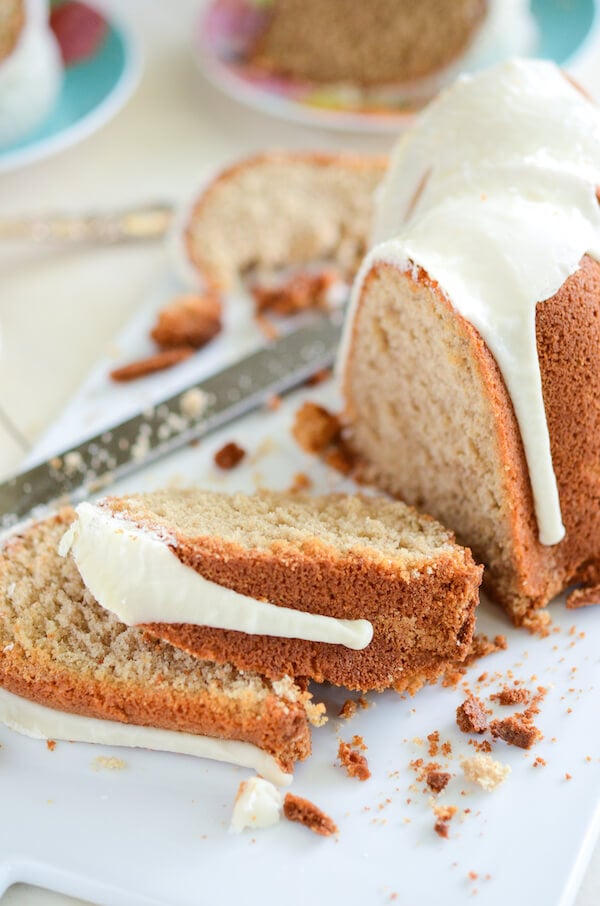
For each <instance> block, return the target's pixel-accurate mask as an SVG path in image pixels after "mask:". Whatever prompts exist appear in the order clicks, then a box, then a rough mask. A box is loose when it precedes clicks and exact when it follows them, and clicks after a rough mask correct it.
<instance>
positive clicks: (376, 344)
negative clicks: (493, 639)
mask: <svg viewBox="0 0 600 906" xmlns="http://www.w3.org/2000/svg"><path fill="white" fill-rule="evenodd" d="M536 326H537V346H538V356H539V361H540V368H541V373H542V383H543V393H544V403H545V409H546V417H547V420H548V427H549V432H550V439H551V447H552V459H553V463H554V469H555V472H556V477H557V482H558V487H559V494H560V502H561V509H562V514H563V521H564V523H565V526H566V530H567V533H566V537H565V539H564V541H562V542H561V543H559V544H557V545H554V546H552V547H547V546H544V545H541V544H540V542H539V538H538V527H537V521H536V518H535V514H534V509H533V500H532V493H531V487H530V483H529V475H528V470H527V466H526V463H525V457H524V453H523V447H522V443H521V438H520V432H519V429H518V425H517V422H516V419H515V415H514V410H513V407H512V403H511V400H510V398H509V395H508V392H507V390H506V387H505V384H504V381H503V379H502V376H501V374H500V372H499V369H498V367H497V365H496V363H495V360H494V359H493V357H492V355H491V353H490V352H489V350H488V348H487V346H486V345H485V344H484V342H483V341H482V339H481V337H480V336H479V334H478V333H477V331H476V330H475V329H474V328H473V327H472V326H471V325H470V324H469V323H468V322H467V321H466V320H465V319H464V318H463V317H461V316H460V315H459V314H458V312H457V311H455V309H454V308H453V306H452V304H451V302H450V301H449V300H448V299H447V298H446V297H445V295H444V294H443V292H442V291H441V290H440V288H439V287H438V286H437V284H436V283H435V282H434V281H432V280H431V279H429V278H428V276H427V275H426V274H425V273H424V272H423V271H422V270H420V269H419V268H412V267H411V266H407V267H406V268H402V267H401V266H399V265H395V264H392V263H386V262H384V261H377V262H375V263H374V264H373V266H372V268H371V270H370V271H369V273H368V274H367V276H366V279H365V280H364V283H363V285H362V292H361V296H360V298H359V300H358V306H357V309H356V311H355V318H354V321H353V322H352V334H351V336H350V337H349V341H350V342H349V346H348V356H347V359H346V362H345V372H344V393H345V398H346V404H347V411H346V421H347V423H348V425H349V429H350V433H351V443H352V446H353V447H354V449H355V451H356V453H357V454H358V455H359V456H361V457H362V458H363V459H364V460H366V462H367V463H369V477H370V478H371V479H372V480H373V482H374V483H376V484H377V485H378V486H379V487H381V488H384V489H385V490H386V491H388V492H389V493H391V494H393V495H397V496H399V497H402V499H403V500H406V501H408V502H409V503H410V504H413V505H414V506H417V507H419V508H423V509H425V510H426V511H427V512H429V513H431V514H432V515H433V516H435V517H436V518H438V519H440V520H441V521H442V522H444V524H446V525H449V526H451V527H452V529H453V530H454V531H456V534H457V537H458V540H459V541H460V542H461V543H463V544H468V545H469V546H470V547H471V548H472V550H473V552H474V555H475V557H476V558H477V559H478V560H481V561H482V562H483V563H485V565H486V570H485V574H484V584H485V586H486V588H487V589H488V590H489V592H490V593H491V595H492V596H493V597H495V598H496V599H497V600H498V601H500V602H501V603H502V604H503V605H504V606H505V607H506V609H507V610H508V611H509V613H510V615H511V616H512V618H513V620H514V621H515V622H516V623H517V624H527V623H528V621H529V620H530V619H531V615H532V613H533V612H534V611H535V610H536V609H537V608H540V607H542V606H544V605H545V604H547V603H548V601H549V600H550V599H551V598H552V597H553V596H554V595H556V594H557V593H558V592H560V591H561V590H562V589H564V588H565V587H567V586H568V585H569V584H570V583H572V582H575V581H580V580H583V579H585V578H586V576H587V579H588V580H589V581H592V580H593V579H594V577H595V576H596V575H598V567H599V566H600V557H599V554H600V508H599V507H598V505H597V500H598V480H599V478H598V476H599V471H598V463H599V462H600V410H599V406H598V399H599V398H600V387H599V383H598V381H599V379H598V375H599V374H600V265H598V264H597V263H596V262H594V261H592V260H591V259H590V258H587V257H586V258H584V259H583V261H582V263H581V267H580V269H579V270H578V271H577V272H576V273H575V274H574V275H573V276H572V277H570V278H569V279H568V280H567V281H566V283H565V284H564V285H563V287H562V288H561V289H560V290H559V292H558V293H557V294H556V295H555V296H554V297H552V298H551V299H548V300H547V301H545V302H543V303H539V304H538V306H537V317H536ZM383 375H385V380H382V376H383ZM592 567H593V568H592ZM586 569H587V573H586Z"/></svg>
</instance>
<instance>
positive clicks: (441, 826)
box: [433, 818, 450, 840]
mask: <svg viewBox="0 0 600 906" xmlns="http://www.w3.org/2000/svg"><path fill="white" fill-rule="evenodd" d="M433 829H434V831H435V832H436V834H437V835H438V837H442V839H444V840H446V839H448V837H449V836H450V829H449V827H448V822H447V821H441V820H440V819H439V818H438V820H437V821H436V822H435V824H434V825H433Z"/></svg>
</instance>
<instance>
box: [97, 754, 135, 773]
mask: <svg viewBox="0 0 600 906" xmlns="http://www.w3.org/2000/svg"><path fill="white" fill-rule="evenodd" d="M126 767H127V762H126V761H123V759H122V758H115V757H114V756H111V757H110V758H107V757H106V756H105V755H98V757H97V758H94V760H93V761H92V768H93V769H94V771H122V770H123V768H126Z"/></svg>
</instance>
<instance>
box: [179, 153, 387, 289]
mask: <svg viewBox="0 0 600 906" xmlns="http://www.w3.org/2000/svg"><path fill="white" fill-rule="evenodd" d="M386 165H387V158H383V157H369V156H366V155H365V156H360V155H350V154H325V153H310V152H304V153H302V152H296V153H292V152H284V151H279V152H278V151H273V152H270V153H265V154H260V155H257V156H255V157H252V158H249V159H247V160H244V161H241V162H239V163H237V164H234V165H233V166H231V167H229V168H228V169H226V170H224V171H223V172H222V173H221V174H220V175H219V176H218V177H217V178H216V179H215V180H214V181H213V182H212V183H211V184H210V185H209V186H208V188H207V189H206V190H205V191H204V192H203V194H202V195H201V196H200V198H199V199H198V201H197V202H196V204H195V205H194V207H193V209H192V212H191V215H190V217H189V220H188V222H187V224H186V227H185V238H184V242H185V247H186V256H187V258H188V260H189V262H191V264H192V265H193V267H194V269H195V270H196V271H197V273H198V274H199V276H200V278H201V280H202V282H203V283H204V284H206V285H207V286H208V287H210V288H213V289H216V290H225V289H230V288H231V287H232V286H233V285H234V284H235V283H236V281H237V280H239V279H240V277H242V276H243V275H244V274H246V273H247V272H248V271H250V270H256V271H257V272H272V271H274V270H276V269H280V268H286V267H293V266H306V265H310V264H312V263H314V262H318V261H333V262H335V263H336V264H337V265H338V266H339V267H340V269H341V271H342V272H343V273H345V274H353V273H354V271H355V270H356V268H357V266H358V263H359V261H360V258H361V257H362V255H363V254H364V252H365V250H366V246H367V237H368V234H369V230H370V228H371V219H372V213H373V200H372V196H373V192H374V190H375V188H376V186H377V185H378V183H379V181H380V179H381V177H382V176H383V173H384V171H385V167H386Z"/></svg>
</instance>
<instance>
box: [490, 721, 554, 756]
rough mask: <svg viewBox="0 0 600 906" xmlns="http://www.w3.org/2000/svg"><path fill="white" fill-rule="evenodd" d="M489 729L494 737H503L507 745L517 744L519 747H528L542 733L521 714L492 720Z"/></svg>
mask: <svg viewBox="0 0 600 906" xmlns="http://www.w3.org/2000/svg"><path fill="white" fill-rule="evenodd" d="M490 731H491V734H492V736H493V737H494V739H503V740H504V742H506V743H508V745H509V746H518V747H519V748H520V749H530V748H531V747H532V745H534V743H536V742H537V741H538V739H540V738H541V735H542V734H541V733H540V731H539V730H538V728H537V727H536V726H534V724H532V723H529V722H528V721H527V720H526V719H525V718H524V716H523V715H522V714H512V715H511V716H510V717H504V718H502V719H501V720H492V721H491V723H490Z"/></svg>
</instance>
